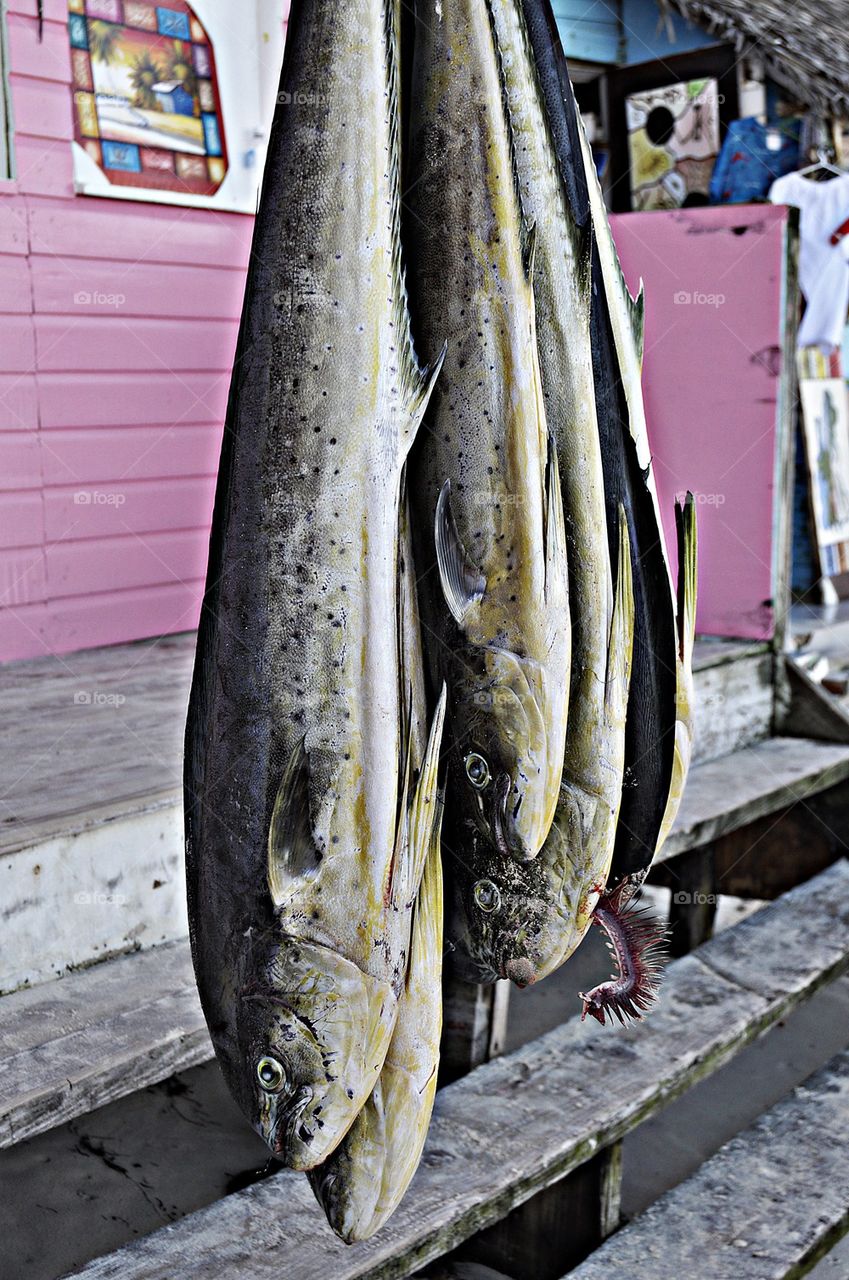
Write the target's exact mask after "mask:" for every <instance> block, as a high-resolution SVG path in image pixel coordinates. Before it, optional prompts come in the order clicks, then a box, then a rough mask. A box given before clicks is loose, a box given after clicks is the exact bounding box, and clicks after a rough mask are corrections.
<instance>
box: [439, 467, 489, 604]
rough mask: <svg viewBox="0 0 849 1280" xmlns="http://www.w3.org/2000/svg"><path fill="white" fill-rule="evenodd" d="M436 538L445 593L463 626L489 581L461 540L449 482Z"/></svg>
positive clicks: (444, 488)
mask: <svg viewBox="0 0 849 1280" xmlns="http://www.w3.org/2000/svg"><path fill="white" fill-rule="evenodd" d="M434 536H435V539H436V562H437V565H438V566H439V581H440V583H441V584H442V594H443V595H444V596H445V603H446V604H447V605H448V608H449V609H450V611H451V616H452V617H453V619H454V621H455V622H456V623H457V625H458V626H459V627H462V626H463V625H464V623H465V620H466V617H467V616H468V613H469V610H470V609H471V608H472V607H473V605H475V604H477V602H478V601H479V600H482V599H483V596H484V593H485V592H486V578H484V577H483V576H482V575H481V573H480V572H479V571H478V570H477V569H476V568H475V567H474V565H473V564H472V563H471V561H470V560H469V557H468V555H467V554H466V548H465V547H464V546H463V544H462V542H461V541H460V534H459V533H458V531H457V525H456V524H455V522H454V516H453V514H452V511H451V481H450V480H446V481H445V484H444V485H443V486H442V489H441V490H440V493H439V498H438V500H437V503H436V521H435V528H434Z"/></svg>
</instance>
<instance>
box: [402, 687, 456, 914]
mask: <svg viewBox="0 0 849 1280" xmlns="http://www.w3.org/2000/svg"><path fill="white" fill-rule="evenodd" d="M447 700H448V693H447V690H446V688H445V685H443V686H442V693H441V694H440V698H439V702H438V703H437V705H436V711H435V712H434V715H433V721H432V723H431V726H430V734H429V735H428V741H427V749H426V750H425V756H424V760H423V761H422V767H421V772H420V774H419V779H418V782H417V783H416V786H415V789H414V790H413V793H412V798H411V799H410V801H409V803H408V802H407V796H408V795H409V787H408V785H407V781H406V779H405V802H404V806H403V809H402V811H401V813H400V814H399V816H398V833H397V837H396V848H395V857H394V858H393V868H392V883H391V884H390V894H391V900H392V901H393V902H394V903H395V905H396V906H397V907H398V908H399V909H400V908H402V907H405V906H408V905H409V904H410V903H412V902H413V901H414V900H415V898H416V896H417V894H418V892H419V886H420V884H421V880H422V875H423V874H424V868H425V862H426V860H427V856H428V851H429V850H430V848H431V842H432V838H433V830H434V827H439V826H441V821H442V803H441V798H440V795H439V754H440V750H441V748H442V730H443V728H444V725H445V706H446V702H447Z"/></svg>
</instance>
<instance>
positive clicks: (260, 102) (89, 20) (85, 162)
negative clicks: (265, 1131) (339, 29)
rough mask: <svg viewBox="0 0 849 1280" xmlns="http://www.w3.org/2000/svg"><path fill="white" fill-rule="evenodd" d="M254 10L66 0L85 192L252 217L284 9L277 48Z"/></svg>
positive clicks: (78, 160)
mask: <svg viewBox="0 0 849 1280" xmlns="http://www.w3.org/2000/svg"><path fill="white" fill-rule="evenodd" d="M250 7H251V6H249V5H246V8H250ZM253 8H254V13H252V14H251V15H250V17H251V18H252V21H235V20H234V11H233V9H232V4H231V3H230V2H229V0H192V3H188V2H187V0H165V2H164V3H162V4H152V3H147V2H146V0H68V39H69V43H70V53H71V71H72V77H73V112H74V143H73V148H74V179H75V184H76V188H77V190H78V191H79V192H80V193H82V194H85V195H98V196H109V197H112V198H115V199H132V200H146V201H149V202H156V203H168V204H187V205H198V206H206V207H214V208H220V209H229V210H236V211H239V212H246V213H253V212H254V210H255V207H256V192H257V185H258V181H259V174H260V172H261V160H262V152H263V150H264V142H265V136H266V133H267V128H268V125H269V124H270V119H268V120H266V119H265V118H264V116H265V115H266V114H267V110H266V107H267V100H268V97H269V95H268V94H267V93H264V92H263V90H264V88H265V81H266V80H268V79H271V80H272V81H273V83H274V84H275V85H276V81H277V77H278V76H279V72H280V54H281V52H282V34H283V21H282V12H283V3H282V0H281V4H280V11H281V18H280V21H279V24H278V25H279V39H278V40H276V41H274V42H273V44H271V47H270V48H269V43H270V42H269V43H267V42H263V41H261V40H260V32H259V21H258V14H257V12H256V4H255V3H254V5H253ZM244 16H245V18H247V17H248V15H247V14H245V15H244Z"/></svg>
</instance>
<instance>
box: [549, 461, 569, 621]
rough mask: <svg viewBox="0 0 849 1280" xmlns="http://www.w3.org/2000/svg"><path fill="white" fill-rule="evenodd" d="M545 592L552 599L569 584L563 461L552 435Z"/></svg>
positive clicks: (551, 600)
mask: <svg viewBox="0 0 849 1280" xmlns="http://www.w3.org/2000/svg"><path fill="white" fill-rule="evenodd" d="M545 473H546V474H545V594H546V600H547V602H548V603H552V604H553V603H557V601H556V600H553V599H552V596H554V595H556V592H557V587H558V585H560V586H561V587H562V586H564V585H565V586H566V591H567V593H568V575H567V571H566V564H567V553H566V515H565V512H564V510H563V489H562V487H561V484H560V463H559V461H558V458H557V449H556V448H555V445H554V440H553V439H552V437H551V436H549V437H548V461H547V465H546V468H545Z"/></svg>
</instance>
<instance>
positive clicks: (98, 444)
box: [0, 0, 253, 660]
mask: <svg viewBox="0 0 849 1280" xmlns="http://www.w3.org/2000/svg"><path fill="white" fill-rule="evenodd" d="M43 7H44V17H45V23H44V38H43V41H41V42H40V41H39V40H38V35H37V23H36V20H35V19H36V12H37V5H36V0H8V3H7V11H8V14H9V19H8V27H9V48H10V62H11V68H10V71H11V74H10V83H11V88H12V95H13V106H14V112H15V126H16V138H15V159H16V168H17V177H16V180H15V181H13V182H2V183H0V660H4V659H12V658H24V657H29V656H33V655H36V654H39V653H44V652H67V651H71V650H74V649H78V648H84V647H89V646H93V645H99V644H112V643H118V642H121V641H126V640H131V639H137V638H139V637H141V636H147V635H156V634H165V633H169V632H174V631H180V630H188V629H191V628H192V627H194V626H195V625H196V623H197V617H198V612H199V607H200V598H201V593H202V579H203V575H204V569H205V561H206V555H207V545H208V537H209V534H208V528H209V521H210V518H211V509H212V502H213V495H214V485H215V480H214V476H215V472H216V470H217V465H218V456H219V451H220V443H221V432H222V424H223V419H224V412H225V408H226V401H227V395H228V390H229V382H230V366H231V363H232V359H233V353H234V350H235V344H236V339H237V334H238V322H239V315H240V311H241V304H242V294H243V291H244V280H245V271H246V268H247V263H248V258H249V251H250V244H251V237H252V233H253V219H252V218H249V217H244V216H241V215H239V214H230V213H218V212H216V211H211V210H197V209H186V208H181V207H179V206H167V205H163V206H153V205H146V204H134V203H132V202H131V201H110V200H106V199H94V198H85V197H80V196H77V195H75V194H74V191H73V163H72V151H71V137H72V131H73V119H72V96H71V86H70V55H69V48H68V36H67V0H45V3H44V6H43ZM119 298H120V301H119Z"/></svg>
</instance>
